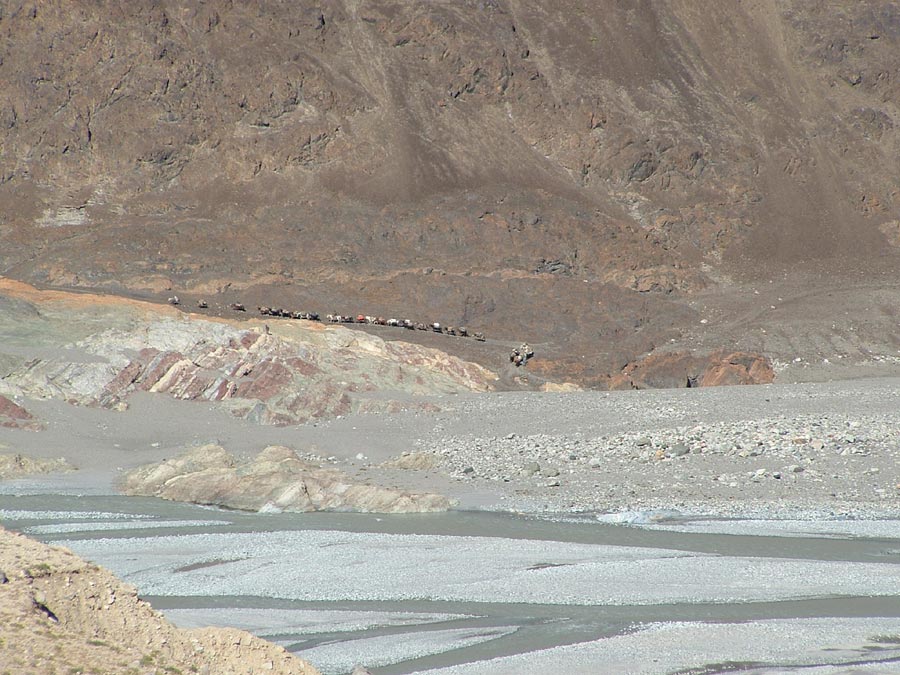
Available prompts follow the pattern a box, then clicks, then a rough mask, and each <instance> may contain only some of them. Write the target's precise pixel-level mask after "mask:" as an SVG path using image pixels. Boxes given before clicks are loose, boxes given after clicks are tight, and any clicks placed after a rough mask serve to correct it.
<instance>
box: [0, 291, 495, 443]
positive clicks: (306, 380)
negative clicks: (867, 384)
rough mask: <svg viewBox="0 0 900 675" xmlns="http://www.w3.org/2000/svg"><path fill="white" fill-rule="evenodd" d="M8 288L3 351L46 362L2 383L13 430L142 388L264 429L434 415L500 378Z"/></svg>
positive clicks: (367, 348) (440, 355) (331, 335)
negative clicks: (46, 407)
mask: <svg viewBox="0 0 900 675" xmlns="http://www.w3.org/2000/svg"><path fill="white" fill-rule="evenodd" d="M7 286H8V287H7V288H6V289H4V290H5V293H8V294H10V295H12V296H13V297H15V298H16V299H17V301H18V302H19V310H20V311H19V314H20V316H19V317H14V316H9V317H8V318H9V319H10V320H13V321H15V322H16V323H17V325H16V326H15V327H14V328H9V329H7V330H8V331H9V334H10V335H11V336H12V340H11V341H10V342H13V341H14V340H15V339H16V338H25V339H27V338H28V336H33V337H32V338H31V340H30V342H31V344H30V347H29V348H30V349H31V350H34V349H37V350H38V351H39V352H41V353H42V354H45V356H41V357H38V358H28V359H27V360H26V359H25V358H24V357H23V358H22V359H20V360H19V362H15V361H13V362H12V363H11V364H10V365H8V366H7V369H6V370H5V371H4V372H3V375H2V377H0V394H2V395H3V396H5V398H3V399H2V400H4V401H7V402H8V405H7V406H6V407H5V408H4V410H5V411H6V413H5V414H6V416H7V417H9V419H10V424H12V423H13V422H15V423H16V425H17V426H29V425H30V426H33V427H38V426H39V425H40V420H37V419H34V418H33V417H31V416H30V413H28V412H27V410H25V409H24V408H23V407H22V406H20V405H18V404H15V403H13V400H12V399H16V398H18V399H19V400H22V401H27V400H28V399H58V400H63V401H67V402H69V403H72V404H75V405H88V406H102V407H106V408H111V409H122V408H124V407H125V406H127V405H128V396H129V395H130V394H131V393H132V392H135V391H147V392H152V393H159V394H165V395H169V396H173V397H176V398H179V399H183V400H194V401H210V402H216V403H217V404H218V405H221V406H223V407H225V408H226V409H228V410H230V411H231V412H232V413H233V414H234V415H236V416H239V417H245V418H248V419H251V420H253V421H257V422H260V423H263V424H299V423H303V422H307V421H310V420H315V419H327V418H332V417H335V416H338V415H343V414H346V413H350V412H392V411H398V410H404V409H416V408H418V409H435V405H434V403H432V402H430V401H429V399H428V396H430V395H436V394H447V393H460V392H470V391H489V390H490V389H491V388H492V387H493V383H494V382H495V381H496V375H495V374H494V373H492V372H491V371H489V370H487V369H485V368H482V367H481V366H478V365H476V364H474V363H469V362H466V361H462V360H461V359H458V358H456V357H453V356H449V355H448V354H446V353H444V352H441V351H439V350H436V349H432V348H428V347H423V346H419V345H413V344H408V343H403V342H386V341H385V340H383V339H381V338H379V337H377V336H372V335H367V334H365V333H361V332H358V331H351V330H348V329H346V328H342V327H334V326H324V325H322V324H318V323H313V322H299V321H297V322H291V323H290V325H288V324H279V325H278V326H277V331H278V332H277V334H273V333H271V332H268V331H267V328H266V325H265V323H263V322H262V321H246V322H228V321H224V320H210V319H207V318H204V317H198V316H194V315H188V314H182V313H181V312H178V311H177V310H174V309H173V308H167V307H158V306H155V305H152V304H149V303H141V302H134V301H116V300H115V299H114V298H112V299H111V298H103V297H100V296H91V295H76V294H67V293H48V294H42V293H39V292H35V291H34V290H33V289H29V288H28V287H26V286H24V285H22V284H14V283H10V284H8V285H7ZM7 297H8V296H7ZM28 308H30V310H31V311H30V312H28V311H27V309H28ZM29 313H30V314H31V317H29V316H28V314H29ZM14 347H15V345H12V344H11V345H10V348H14ZM26 416H27V417H26Z"/></svg>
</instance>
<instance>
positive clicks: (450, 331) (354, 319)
mask: <svg viewBox="0 0 900 675" xmlns="http://www.w3.org/2000/svg"><path fill="white" fill-rule="evenodd" d="M257 309H258V310H259V313H260V314H261V315H262V316H280V317H284V318H287V319H305V320H307V321H320V320H321V319H320V318H319V315H318V314H317V313H315V312H291V311H289V310H286V309H280V308H278V307H257ZM324 320H325V321H327V322H328V323H363V324H369V325H372V326H391V327H394V328H406V329H407V330H430V331H432V332H434V333H442V334H444V335H455V336H457V337H471V338H474V339H475V340H478V341H479V342H484V341H485V337H484V333H471V332H469V329H468V328H466V327H465V326H460V327H459V328H454V327H453V326H442V325H441V324H439V323H437V322H434V323H430V324H424V323H422V322H415V321H413V320H412V319H393V318H391V319H385V318H383V317H380V316H369V315H368V314H357V315H356V316H353V315H352V314H326V315H325V318H324Z"/></svg>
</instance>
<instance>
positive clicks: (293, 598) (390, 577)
mask: <svg viewBox="0 0 900 675" xmlns="http://www.w3.org/2000/svg"><path fill="white" fill-rule="evenodd" d="M650 515H651V516H652V514H650ZM0 520H2V522H3V524H4V526H6V527H9V528H11V529H16V530H19V531H22V532H25V533H27V534H29V535H30V536H33V537H35V538H37V539H40V540H42V541H46V542H51V543H53V544H60V545H64V546H66V547H69V548H71V549H72V550H74V551H75V552H76V553H78V554H79V555H81V556H83V557H85V558H88V559H90V560H93V561H95V562H97V563H99V564H101V565H103V566H105V567H107V568H109V569H111V570H112V571H113V572H115V573H116V574H117V575H118V576H119V577H120V578H122V579H123V580H125V581H126V582H128V583H132V584H134V585H135V586H137V588H138V589H139V592H140V594H141V596H142V597H144V598H145V599H147V600H149V601H150V602H151V603H152V604H153V606H154V607H156V608H158V609H161V610H163V611H164V612H165V613H166V614H167V616H168V617H169V618H170V619H171V620H172V621H173V622H174V623H176V624H177V625H179V626H184V627H193V626H201V625H229V626H236V627H239V628H244V629H246V630H249V631H251V632H253V633H256V634H258V635H260V636H262V637H265V638H266V639H269V640H271V641H273V642H277V643H279V644H281V645H283V646H284V647H286V648H287V649H289V650H291V651H293V652H295V653H297V654H299V655H300V656H302V657H303V658H306V659H307V660H309V661H311V662H312V663H314V664H315V665H316V666H317V667H319V668H320V669H321V670H322V671H323V673H326V675H331V674H338V673H346V672H349V671H350V670H351V669H352V668H353V666H354V665H355V664H358V663H359V664H364V665H366V666H367V667H368V668H369V669H370V670H371V671H372V672H373V673H375V674H383V675H400V674H402V673H417V672H423V671H428V672H440V673H466V674H470V673H485V674H494V675H497V674H500V673H527V672H557V671H555V670H554V668H555V667H557V666H558V667H559V668H565V670H567V671H568V672H569V673H603V672H647V673H651V672H659V673H664V672H679V671H680V672H696V673H701V672H702V673H713V672H732V671H734V670H740V671H741V672H748V671H749V672H760V673H762V672H795V669H796V672H804V673H808V672H866V673H874V672H885V673H889V672H900V523H897V522H896V521H857V522H853V521H827V522H818V523H817V522H805V523H804V522H796V523H788V524H785V523H780V524H779V525H778V526H776V524H775V523H771V524H769V525H766V524H765V523H760V522H746V521H745V522H741V521H702V522H698V521H689V520H686V519H680V518H678V517H677V514H663V517H647V518H644V519H643V520H644V521H645V522H643V523H641V524H635V523H634V522H632V523H608V522H601V521H600V520H598V519H597V518H595V517H593V516H590V515H583V516H568V517H561V518H552V517H548V518H538V517H534V516H525V515H515V514H500V513H490V512H463V511H456V512H450V513H444V514H430V515H405V516H396V515H395V516H383V515H363V514H349V513H312V514H295V513H291V514H288V513H243V512H233V511H223V510H219V509H210V508H204V507H199V506H193V505H187V504H176V503H171V502H165V501H161V500H155V499H143V498H129V497H120V496H106V495H80V496H79V495H72V494H70V495H64V494H30V495H27V494H18V495H16V494H5V495H0ZM632 520H633V521H641V520H642V519H641V517H640V515H636V516H635V517H634V518H633V519H632ZM554 664H556V666H555V665H554ZM851 665H852V667H853V668H861V669H862V670H853V671H850V670H849V668H850V667H851ZM826 667H830V668H844V667H846V668H848V670H840V669H839V670H833V669H832V670H821V671H820V669H821V668H826ZM548 668H549V670H548ZM559 672H562V671H561V670H560V671H559Z"/></svg>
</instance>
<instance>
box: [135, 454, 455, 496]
mask: <svg viewBox="0 0 900 675" xmlns="http://www.w3.org/2000/svg"><path fill="white" fill-rule="evenodd" d="M122 492H124V493H125V494H127V495H141V496H147V497H161V498H163V499H169V500H171V501H179V502H190V503H193V504H210V505H214V506H222V507H226V508H231V509H239V510H242V511H276V512H277V511H299V512H305V511H359V512H363V513H422V512H431V511H446V510H448V509H449V508H450V507H451V506H452V503H451V501H450V500H449V499H448V498H446V497H444V496H442V495H438V494H432V493H410V492H403V491H402V490H396V489H392V488H385V487H381V486H377V485H368V484H363V483H356V482H353V481H352V480H350V479H349V478H348V477H347V476H346V475H345V474H343V473H341V472H340V471H338V470H336V469H329V468H322V467H320V466H317V465H315V464H313V463H311V462H306V461H303V460H301V459H300V458H299V457H297V455H296V453H295V452H294V451H293V450H291V449H290V448H286V447H284V446H269V447H268V448H266V449H265V450H263V451H262V452H260V453H259V455H257V456H256V458H255V459H253V460H250V461H245V462H239V461H237V460H236V459H235V458H234V457H233V456H232V455H231V454H229V453H228V452H227V451H226V450H225V449H224V448H222V447H221V446H219V445H204V446H201V447H197V448H194V449H192V450H189V451H188V452H186V453H185V454H183V455H181V456H180V457H177V458H175V459H167V460H165V461H163V462H161V463H159V464H150V465H147V466H143V467H140V468H138V469H135V470H134V471H132V472H130V473H129V474H127V475H126V476H125V479H124V481H123V484H122Z"/></svg>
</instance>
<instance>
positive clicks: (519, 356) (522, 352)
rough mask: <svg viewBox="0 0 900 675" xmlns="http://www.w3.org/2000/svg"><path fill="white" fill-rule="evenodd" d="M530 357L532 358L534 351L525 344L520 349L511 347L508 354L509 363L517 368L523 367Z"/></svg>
mask: <svg viewBox="0 0 900 675" xmlns="http://www.w3.org/2000/svg"><path fill="white" fill-rule="evenodd" d="M532 356H534V350H533V349H532V348H531V345H529V344H528V343H527V342H525V343H523V344H522V345H521V346H520V347H513V350H512V351H511V352H510V353H509V362H510V363H512V364H513V365H514V366H515V367H516V368H518V367H519V366H524V365H525V363H526V362H527V361H528V359H530V358H531V357H532Z"/></svg>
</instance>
